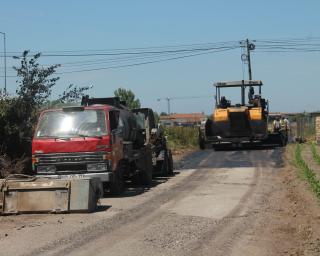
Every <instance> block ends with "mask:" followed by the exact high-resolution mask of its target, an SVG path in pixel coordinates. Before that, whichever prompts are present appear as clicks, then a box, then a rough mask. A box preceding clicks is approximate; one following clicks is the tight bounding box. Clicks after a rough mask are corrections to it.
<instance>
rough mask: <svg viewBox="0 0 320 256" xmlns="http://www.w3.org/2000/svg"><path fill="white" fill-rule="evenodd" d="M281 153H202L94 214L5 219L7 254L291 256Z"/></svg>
mask: <svg viewBox="0 0 320 256" xmlns="http://www.w3.org/2000/svg"><path fill="white" fill-rule="evenodd" d="M282 150H283V149H272V150H271V149H270V150H254V151H246V150H243V151H212V150H206V151H199V152H195V153H193V154H192V155H190V156H188V157H186V159H185V160H184V161H183V162H182V163H180V166H179V168H178V169H177V170H176V175H175V176H174V177H171V178H169V179H162V178H158V179H157V180H156V181H155V184H154V186H153V187H152V188H151V189H149V190H145V189H143V188H139V187H130V184H129V185H128V189H127V191H126V192H125V194H124V195H123V196H122V197H119V198H105V199H102V200H101V207H100V211H98V212H96V213H93V214H66V215H21V216H10V217H1V218H0V220H1V222H0V223H1V231H0V247H1V248H2V249H1V251H0V254H1V255H39V254H40V255H137V256H138V255H139V256H140V255H210V256H211V255H237V256H239V255H240V256H241V255H260V256H261V255H282V254H284V255H287V253H288V250H287V248H291V247H292V243H294V242H295V241H294V239H295V237H294V236H291V235H292V234H291V233H290V230H289V231H288V232H287V231H286V232H282V231H279V232H280V233H281V234H280V236H279V235H277V234H276V232H275V233H273V232H274V231H275V230H277V229H278V228H281V226H279V227H276V228H275V227H273V226H272V225H274V223H273V216H275V217H279V216H280V215H279V214H278V215H277V213H278V210H279V209H280V208H281V206H280V205H279V202H280V201H281V200H283V199H282V197H281V193H280V194H279V191H280V192H281V189H280V186H281V182H282V181H281V179H279V172H280V171H281V170H282V167H283V163H282ZM271 198H272V199H274V200H272V201H271ZM277 200H278V201H277ZM279 211H280V210H279ZM280 212H281V211H280ZM283 217H285V216H283ZM286 227H287V225H286ZM269 231H270V232H269ZM279 232H278V233H279ZM285 235H286V237H285ZM290 237H291V238H290ZM288 238H289V239H288ZM278 239H280V240H278ZM281 239H282V240H283V241H282V240H281ZM297 255H298V254H297Z"/></svg>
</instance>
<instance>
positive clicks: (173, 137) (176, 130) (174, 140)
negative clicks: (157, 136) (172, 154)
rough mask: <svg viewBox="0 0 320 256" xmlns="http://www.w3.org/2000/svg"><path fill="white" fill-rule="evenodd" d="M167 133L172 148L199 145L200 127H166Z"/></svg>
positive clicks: (177, 148)
mask: <svg viewBox="0 0 320 256" xmlns="http://www.w3.org/2000/svg"><path fill="white" fill-rule="evenodd" d="M164 132H165V135H166V136H167V139H168V144H169V147H170V148H171V149H172V150H179V149H185V148H195V147H196V146H197V145H198V129H197V128H194V127H177V126H172V127H165V128H164Z"/></svg>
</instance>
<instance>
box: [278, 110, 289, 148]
mask: <svg viewBox="0 0 320 256" xmlns="http://www.w3.org/2000/svg"><path fill="white" fill-rule="evenodd" d="M280 125H281V130H283V131H284V133H285V138H286V142H288V136H289V130H290V123H289V120H288V119H287V118H286V117H285V116H281V120H280Z"/></svg>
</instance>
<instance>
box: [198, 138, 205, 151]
mask: <svg viewBox="0 0 320 256" xmlns="http://www.w3.org/2000/svg"><path fill="white" fill-rule="evenodd" d="M199 147H200V149H201V150H204V149H206V143H205V141H204V139H203V138H202V137H201V136H199Z"/></svg>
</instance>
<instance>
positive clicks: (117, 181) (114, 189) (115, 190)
mask: <svg viewBox="0 0 320 256" xmlns="http://www.w3.org/2000/svg"><path fill="white" fill-rule="evenodd" d="M123 190H124V178H123V166H122V164H120V163H119V164H118V167H117V169H116V170H115V171H114V176H113V181H112V182H110V194H111V195H113V196H119V195H121V194H122V192H123Z"/></svg>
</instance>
